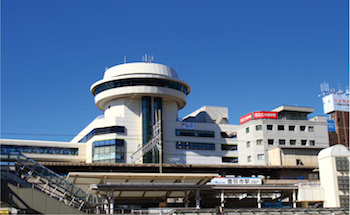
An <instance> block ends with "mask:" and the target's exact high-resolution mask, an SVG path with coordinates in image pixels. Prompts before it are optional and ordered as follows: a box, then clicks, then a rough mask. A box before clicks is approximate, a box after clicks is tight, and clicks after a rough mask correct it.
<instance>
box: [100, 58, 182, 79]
mask: <svg viewBox="0 0 350 215" xmlns="http://www.w3.org/2000/svg"><path fill="white" fill-rule="evenodd" d="M146 74H149V75H160V76H164V77H167V78H172V79H178V76H177V72H176V71H175V70H174V69H172V68H171V67H169V66H165V65H162V64H158V63H146V62H136V63H125V64H120V65H116V66H113V67H111V68H109V69H107V70H106V72H105V74H104V76H103V79H111V78H114V77H118V76H139V75H146Z"/></svg>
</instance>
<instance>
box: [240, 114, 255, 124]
mask: <svg viewBox="0 0 350 215" xmlns="http://www.w3.org/2000/svg"><path fill="white" fill-rule="evenodd" d="M251 119H253V117H252V113H248V114H247V115H244V116H242V117H241V118H239V124H243V123H245V122H248V121H249V120H251Z"/></svg>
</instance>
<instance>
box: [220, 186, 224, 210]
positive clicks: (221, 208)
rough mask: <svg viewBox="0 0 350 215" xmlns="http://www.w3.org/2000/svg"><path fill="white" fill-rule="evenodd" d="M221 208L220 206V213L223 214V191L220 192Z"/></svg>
mask: <svg viewBox="0 0 350 215" xmlns="http://www.w3.org/2000/svg"><path fill="white" fill-rule="evenodd" d="M220 197H221V201H220V203H221V206H220V212H221V213H223V212H224V208H225V193H224V190H221V195H220Z"/></svg>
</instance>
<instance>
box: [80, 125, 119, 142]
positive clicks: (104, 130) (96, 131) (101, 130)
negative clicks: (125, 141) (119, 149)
mask: <svg viewBox="0 0 350 215" xmlns="http://www.w3.org/2000/svg"><path fill="white" fill-rule="evenodd" d="M109 133H125V127H124V126H111V127H104V128H95V129H93V130H92V131H90V132H89V133H88V134H87V135H85V137H83V138H82V139H81V140H79V143H86V142H87V141H88V140H90V139H91V138H92V137H94V136H95V135H101V134H109Z"/></svg>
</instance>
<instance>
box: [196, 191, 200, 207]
mask: <svg viewBox="0 0 350 215" xmlns="http://www.w3.org/2000/svg"><path fill="white" fill-rule="evenodd" d="M200 204H201V199H200V197H199V190H196V208H197V209H200V208H201V207H200Z"/></svg>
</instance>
